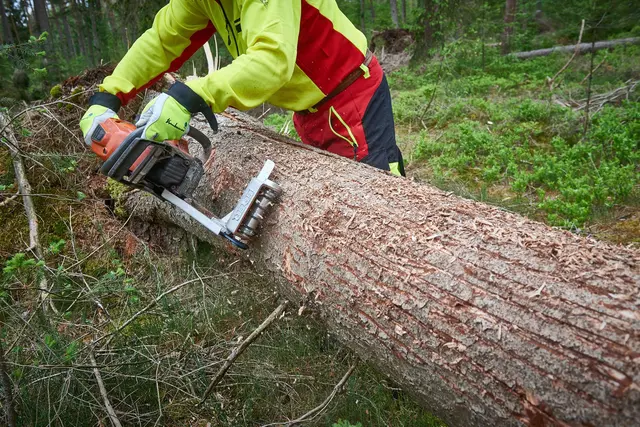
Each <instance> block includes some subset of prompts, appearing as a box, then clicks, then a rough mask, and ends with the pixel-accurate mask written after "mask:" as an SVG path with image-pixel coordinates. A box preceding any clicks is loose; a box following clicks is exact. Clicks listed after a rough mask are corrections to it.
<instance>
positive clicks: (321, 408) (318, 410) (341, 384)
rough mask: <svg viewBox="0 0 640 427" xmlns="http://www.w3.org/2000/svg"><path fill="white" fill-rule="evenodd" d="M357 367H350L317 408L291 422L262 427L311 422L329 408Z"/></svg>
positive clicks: (355, 364)
mask: <svg viewBox="0 0 640 427" xmlns="http://www.w3.org/2000/svg"><path fill="white" fill-rule="evenodd" d="M357 365H358V364H357V363H354V364H353V365H351V367H350V368H349V370H348V371H347V372H346V373H345V374H344V376H343V377H342V378H341V379H340V381H338V384H336V385H335V386H334V387H333V390H331V393H329V396H327V398H326V399H325V400H324V401H323V402H322V403H321V404H319V405H318V406H316V407H315V408H313V409H312V410H310V411H309V412H307V413H306V414H304V415H301V416H300V417H298V418H296V419H295V420H293V421H285V422H282V423H271V424H265V425H263V426H262V427H269V426H283V427H289V426H296V425H299V424H302V423H306V422H309V421H313V420H314V419H315V418H316V417H317V416H318V415H320V414H321V413H322V411H324V410H325V409H326V408H327V406H329V403H331V401H332V400H333V398H334V397H336V395H337V394H338V393H340V392H341V391H342V387H344V385H345V383H346V382H347V380H348V379H349V377H350V376H351V374H352V373H353V371H354V370H355V369H356V366H357Z"/></svg>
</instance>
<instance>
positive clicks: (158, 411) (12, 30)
mask: <svg viewBox="0 0 640 427" xmlns="http://www.w3.org/2000/svg"><path fill="white" fill-rule="evenodd" d="M164 4H166V1H161V0H144V1H142V0H120V1H115V0H113V1H106V0H72V1H67V0H49V1H48V0H13V1H9V0H0V15H1V16H2V21H1V27H2V33H1V34H0V36H1V40H0V42H1V43H2V45H1V46H0V112H1V113H3V114H4V115H5V116H6V117H11V123H10V124H11V126H12V128H13V129H14V130H15V132H14V134H15V135H16V139H15V140H12V142H9V141H8V140H7V137H8V136H7V133H4V134H3V135H2V142H3V145H2V146H0V224H2V231H1V232H0V258H1V259H2V260H3V271H2V275H1V277H0V279H1V280H0V285H1V286H0V325H1V326H2V328H1V331H0V356H2V357H0V380H1V381H0V385H1V387H0V390H2V393H0V397H1V399H0V400H2V402H3V404H2V411H3V412H4V414H5V416H7V415H8V414H9V407H8V406H7V404H6V402H7V395H9V397H10V396H11V395H13V401H14V408H13V409H12V410H13V412H14V424H11V422H10V421H9V417H7V418H6V419H7V424H9V425H33V426H36V425H60V426H62V425H78V426H82V425H107V424H109V418H110V416H109V415H108V414H107V409H106V407H105V404H104V399H103V396H104V394H105V393H106V394H108V397H109V399H110V401H111V404H112V405H113V408H112V409H113V410H114V414H115V415H116V416H117V418H119V419H120V420H121V421H122V423H123V425H145V426H146V425H181V426H182V425H202V426H205V425H225V426H237V425H251V426H253V425H263V424H269V423H272V422H280V421H285V420H287V419H295V418H296V417H298V416H300V415H302V414H304V413H305V412H307V411H308V410H310V409H311V408H314V407H317V405H319V404H321V403H322V402H323V401H324V400H325V398H326V397H327V396H330V395H331V393H332V390H333V389H334V385H335V384H336V383H338V381H339V380H340V378H341V377H342V375H343V374H344V373H345V372H348V370H349V367H350V366H351V365H352V364H353V357H352V354H351V353H350V352H349V351H348V350H346V349H345V348H344V347H343V346H341V345H340V344H339V343H337V342H336V341H335V340H334V339H333V338H332V337H331V336H330V335H328V334H327V332H326V330H325V329H324V328H323V327H322V325H321V323H320V322H318V321H317V320H316V319H315V318H314V317H313V316H312V315H311V316H309V315H307V314H303V313H302V311H300V312H298V310H297V308H295V309H294V308H288V309H287V310H286V312H285V314H284V315H283V316H282V317H281V318H279V319H278V321H277V322H276V323H274V325H273V326H272V327H270V329H268V330H267V331H266V332H265V333H264V334H263V335H262V336H261V338H260V340H259V341H258V342H257V344H255V345H253V346H252V347H250V348H249V350H248V351H247V353H246V354H245V355H243V356H242V358H241V359H239V360H238V361H237V362H236V363H235V364H234V365H233V368H232V370H231V371H230V372H229V373H228V374H227V376H226V377H225V379H224V380H223V381H222V383H221V384H220V387H219V388H217V389H216V391H215V393H213V395H212V397H211V398H210V399H209V400H208V401H207V402H205V404H203V405H200V406H198V403H199V399H200V397H201V396H202V393H203V392H204V390H205V389H206V387H207V385H208V384H209V381H210V379H211V377H212V376H213V375H214V374H215V372H216V371H217V369H218V367H219V365H220V364H221V363H222V361H224V359H225V358H226V357H227V355H228V354H229V352H230V351H231V350H232V349H233V348H234V347H235V346H236V345H237V343H238V342H240V341H241V340H242V338H243V337H246V336H247V335H249V334H250V333H251V332H252V331H253V330H254V329H255V328H256V327H257V326H258V325H259V324H260V322H261V321H262V320H263V319H264V318H265V317H266V316H267V315H268V314H269V313H270V312H271V310H273V309H274V308H275V307H276V306H277V305H278V298H277V295H275V293H274V292H275V289H274V288H275V287H274V285H273V284H272V283H268V282H267V281H266V280H265V279H264V278H263V277H262V276H261V275H259V274H256V273H255V272H254V271H253V270H252V268H251V265H249V264H248V263H247V262H246V261H244V260H238V259H237V258H236V257H235V256H234V255H232V254H229V253H227V252H221V251H219V250H217V249H216V248H212V247H210V246H208V245H205V244H203V243H198V242H196V241H195V239H193V238H192V237H189V236H185V235H184V234H180V232H179V230H172V231H171V232H170V233H166V236H165V238H166V241H165V242H164V243H165V244H164V246H163V245H154V244H148V242H146V241H145V240H144V238H141V237H140V236H143V237H144V236H147V235H149V234H152V231H153V230H149V229H146V228H143V229H140V228H138V229H136V228H135V224H128V217H127V216H126V214H124V210H123V209H122V207H121V205H120V203H121V201H122V194H123V191H124V189H123V188H122V186H119V185H118V184H117V183H115V182H113V181H108V180H105V179H104V178H103V177H101V176H99V174H98V173H97V169H98V162H97V160H96V158H95V156H94V155H92V153H91V152H88V151H87V150H86V148H85V147H84V144H83V143H82V140H81V138H80V136H79V130H78V129H77V122H78V120H79V118H80V116H81V114H82V113H83V109H84V104H83V103H84V102H86V93H87V92H88V91H90V90H91V89H92V88H93V85H95V84H96V83H97V79H99V78H101V77H102V76H103V75H104V74H105V73H107V72H109V70H110V67H112V66H113V65H114V64H116V63H117V61H118V60H119V59H120V58H121V57H122V56H123V54H124V53H125V52H126V51H127V49H128V47H129V46H130V45H131V44H132V43H133V42H134V41H135V40H136V38H137V37H138V36H140V34H142V32H144V30H145V29H146V28H148V27H149V26H150V25H151V23H152V20H153V16H154V14H155V12H156V11H157V10H158V9H159V8H160V7H162V6H163V5H164ZM338 4H339V6H340V7H341V9H342V10H343V11H344V12H345V13H346V14H347V16H348V17H349V18H350V19H351V20H352V21H353V23H354V24H355V25H356V26H357V27H359V28H360V29H361V30H362V31H363V32H364V33H365V34H366V35H367V38H368V39H369V41H370V45H371V47H372V49H375V52H376V55H377V56H378V58H379V59H380V60H381V63H382V64H383V67H384V68H385V70H386V71H387V75H388V78H389V83H390V87H391V91H392V98H393V107H394V115H395V119H396V133H397V138H398V141H399V144H400V146H401V148H402V149H403V152H404V155H405V158H406V163H407V171H408V175H409V177H410V178H411V179H415V180H419V181H423V182H428V183H431V184H433V185H436V186H439V187H441V188H444V189H447V190H449V191H452V192H454V193H455V194H458V195H461V196H463V197H467V198H474V199H477V200H481V201H484V202H487V203H492V204H496V205H498V206H501V207H504V208H505V209H510V210H514V211H517V212H520V213H523V214H525V215H527V216H529V217H531V218H534V219H538V220H541V221H544V222H546V223H548V224H551V225H554V226H558V227H563V228H565V229H568V230H571V231H572V232H575V233H580V234H584V235H592V236H596V237H597V238H600V239H604V240H607V241H611V242H614V243H620V244H624V245H632V246H636V247H638V246H640V147H639V144H640V103H639V99H640V95H639V94H640V88H638V83H639V82H640V45H639V44H638V43H639V42H640V7H638V2H637V1H596V0H565V1H562V2H552V1H549V0H544V1H543V0H526V1H523V0H506V1H504V0H503V1H497V0H495V1H493V0H491V1H481V0H350V1H349V0H338ZM620 40H625V42H624V43H622V42H618V41H620ZM579 41H580V42H582V43H586V44H587V45H588V47H595V46H596V45H597V46H599V44H596V42H601V41H604V42H611V44H610V45H609V47H608V48H603V49H598V50H596V49H592V50H591V51H590V52H582V53H577V52H576V51H575V50H574V49H573V48H570V49H568V51H566V52H555V53H552V54H548V55H539V56H537V55H533V54H531V53H527V52H532V51H534V50H537V49H545V48H551V47H554V46H565V45H573V44H576V43H577V42H579ZM210 45H211V48H212V49H213V51H214V53H215V54H216V55H217V57H218V59H219V63H220V64H221V65H222V66H224V65H225V64H226V63H228V62H229V61H230V60H231V57H230V56H229V55H228V53H227V52H226V50H225V48H224V42H223V41H222V40H220V38H219V37H217V36H215V37H214V38H213V39H212V40H211V41H210ZM194 69H195V70H196V72H197V73H198V74H199V75H202V74H204V73H205V72H206V69H207V67H206V60H205V55H204V53H203V52H202V50H200V51H198V52H197V53H196V54H195V55H194V57H193V59H192V60H191V61H188V62H187V63H186V64H185V65H184V67H183V69H182V70H181V71H180V72H181V74H182V75H183V76H186V75H191V74H193V72H194ZM87 70H89V71H87ZM79 74H81V77H73V76H77V75H79ZM140 101H141V100H138V101H136V102H135V103H133V105H132V106H131V107H130V109H129V110H126V111H124V112H123V115H122V116H123V117H130V116H132V115H133V114H135V111H136V108H137V107H138V106H139V103H140ZM254 113H255V116H256V117H260V118H261V120H263V121H264V123H265V124H266V125H268V126H270V127H271V128H273V129H275V130H277V131H278V132H280V133H282V134H285V135H288V136H290V137H293V138H296V135H295V130H293V126H292V123H291V112H287V111H282V110H278V109H275V108H273V107H272V106H269V105H265V106H264V107H261V108H259V109H257V110H256V111H255V112H254ZM0 128H1V129H2V130H3V131H4V130H6V129H8V127H5V125H4V124H0ZM14 143H15V144H19V145H20V147H21V150H23V151H22V153H23V155H22V156H20V157H21V158H23V161H24V163H25V168H24V169H25V170H26V172H25V174H26V177H28V179H29V181H30V182H31V185H32V193H33V198H34V209H35V211H37V215H38V218H39V227H40V228H39V233H40V235H39V241H40V243H39V244H38V245H39V246H41V248H40V249H37V248H35V249H34V246H33V245H30V244H29V241H30V237H29V226H28V223H27V219H26V217H25V215H24V214H25V208H24V207H23V205H22V204H21V203H20V201H21V198H19V197H18V196H19V192H18V187H17V179H18V177H17V175H16V173H15V172H14V170H15V168H14V164H15V162H16V157H15V156H13V155H12V152H11V146H12V145H11V144H14ZM123 223H125V224H128V226H127V227H124V226H123ZM132 230H133V231H135V232H136V233H133V232H132ZM25 248H26V249H25ZM36 249H37V250H36ZM212 259H213V260H215V261H212ZM43 286H48V287H49V288H50V294H51V298H50V300H49V302H48V303H46V304H45V303H44V302H43V299H42V298H40V297H39V295H40V293H39V291H38V290H39V289H41V288H42V287H43ZM169 291H171V292H170V294H167V292H169ZM118 325H119V326H118ZM114 331H117V332H118V333H114ZM105 338H108V339H105ZM97 342H99V343H101V344H100V345H99V346H97V345H96V343H97ZM96 361H97V363H96ZM96 370H98V371H99V373H101V379H100V381H98V380H97V379H96ZM99 383H102V387H100V385H99ZM334 394H335V393H334ZM9 400H11V399H9ZM309 418H310V419H309V420H308V421H309V423H310V424H311V425H323V426H324V425H329V426H331V425H333V426H339V427H349V426H356V425H360V426H378V425H379V426H440V425H442V423H441V422H440V421H439V420H438V419H436V418H435V417H433V416H432V415H430V414H429V413H428V411H426V410H425V409H423V408H420V407H419V406H418V405H417V404H416V403H415V402H414V401H413V400H412V398H411V396H410V395H408V394H406V393H404V392H403V391H401V390H400V389H398V388H397V387H396V386H395V385H394V384H393V381H392V379H388V378H386V377H385V376H384V375H381V374H380V373H377V372H375V371H374V370H373V369H372V368H370V367H369V366H368V365H366V364H364V363H362V364H360V365H359V366H358V367H357V369H356V370H355V371H354V372H353V374H352V375H351V376H350V377H349V378H348V381H347V382H346V383H345V386H344V387H343V389H342V392H341V393H338V394H337V395H335V396H333V399H331V400H329V403H327V404H326V405H325V406H322V405H321V410H320V411H319V412H318V413H317V414H314V415H313V417H309ZM207 423H211V424H207ZM0 424H1V422H0ZM276 425H282V424H276Z"/></svg>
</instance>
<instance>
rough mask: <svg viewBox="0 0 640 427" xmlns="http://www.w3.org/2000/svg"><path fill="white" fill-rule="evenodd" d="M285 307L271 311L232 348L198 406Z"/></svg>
mask: <svg viewBox="0 0 640 427" xmlns="http://www.w3.org/2000/svg"><path fill="white" fill-rule="evenodd" d="M286 306H287V301H285V302H283V303H282V304H280V305H279V306H278V307H277V308H276V309H275V310H273V312H272V313H271V314H270V315H269V317H267V318H266V319H264V322H262V323H261V324H260V326H258V327H257V328H256V330H255V331H253V332H252V333H251V335H249V336H248V337H247V338H246V339H245V340H244V341H242V343H240V345H239V346H238V347H236V348H234V349H233V351H231V354H230V355H229V357H227V360H225V362H224V364H223V365H222V367H221V368H220V369H219V370H218V372H217V373H216V375H215V377H213V380H211V383H210V384H209V387H207V390H206V391H205V392H204V395H203V396H202V400H201V401H200V404H202V403H203V402H204V401H205V400H207V397H209V394H211V391H212V390H213V388H214V387H215V386H216V385H217V384H218V383H219V382H220V380H222V378H223V377H224V374H226V373H227V371H228V370H229V368H230V367H231V365H232V364H233V362H234V361H235V360H236V359H237V358H238V356H240V355H241V354H242V353H243V352H244V351H245V350H246V349H247V347H249V345H250V344H251V343H252V342H254V341H255V340H256V338H258V337H259V336H260V334H261V333H262V332H263V331H264V330H265V329H267V328H268V327H269V325H270V324H272V323H273V321H274V320H276V319H277V318H278V317H279V316H280V314H282V312H283V311H284V309H285V307H286Z"/></svg>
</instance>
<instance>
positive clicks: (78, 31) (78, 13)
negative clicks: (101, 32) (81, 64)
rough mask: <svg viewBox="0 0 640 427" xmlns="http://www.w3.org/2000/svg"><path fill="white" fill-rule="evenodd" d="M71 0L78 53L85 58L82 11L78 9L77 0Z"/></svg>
mask: <svg viewBox="0 0 640 427" xmlns="http://www.w3.org/2000/svg"><path fill="white" fill-rule="evenodd" d="M71 1H72V7H73V12H74V13H73V15H74V16H73V18H74V21H75V24H76V25H75V29H76V34H77V37H78V46H79V48H80V55H81V56H82V57H83V58H84V59H85V61H86V58H87V49H86V47H85V40H84V33H85V31H84V30H83V25H82V24H83V22H84V21H83V19H82V15H83V14H82V11H81V10H80V6H79V4H78V0H71Z"/></svg>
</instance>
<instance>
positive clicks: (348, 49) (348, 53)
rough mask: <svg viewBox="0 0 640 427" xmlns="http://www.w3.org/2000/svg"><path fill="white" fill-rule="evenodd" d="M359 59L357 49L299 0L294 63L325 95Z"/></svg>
mask: <svg viewBox="0 0 640 427" xmlns="http://www.w3.org/2000/svg"><path fill="white" fill-rule="evenodd" d="M363 60H364V55H363V54H362V52H361V51H360V49H358V48H357V47H356V46H355V45H354V44H353V43H351V41H350V40H349V39H348V38H346V37H345V36H343V35H342V34H341V33H340V32H338V31H336V30H335V29H334V28H333V23H332V22H331V21H330V20H329V19H328V18H326V17H324V16H323V15H322V14H321V13H320V11H319V10H318V9H317V8H315V7H313V6H312V5H310V4H309V3H307V2H306V1H305V0H302V14H301V18H300V35H299V37H298V56H297V59H296V64H297V65H298V67H300V69H301V70H302V71H304V73H305V74H306V75H307V76H308V77H309V78H310V79H311V81H313V83H315V84H316V86H318V87H319V88H320V90H321V91H322V92H323V93H324V94H325V95H327V94H329V93H330V92H331V91H332V90H333V89H335V88H336V87H337V86H338V85H339V84H340V82H342V81H343V80H344V78H345V77H346V76H347V75H348V74H349V73H351V72H352V71H353V70H355V69H356V68H358V67H359V66H360V64H362V61H363Z"/></svg>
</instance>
